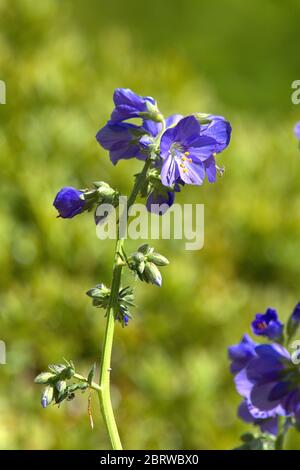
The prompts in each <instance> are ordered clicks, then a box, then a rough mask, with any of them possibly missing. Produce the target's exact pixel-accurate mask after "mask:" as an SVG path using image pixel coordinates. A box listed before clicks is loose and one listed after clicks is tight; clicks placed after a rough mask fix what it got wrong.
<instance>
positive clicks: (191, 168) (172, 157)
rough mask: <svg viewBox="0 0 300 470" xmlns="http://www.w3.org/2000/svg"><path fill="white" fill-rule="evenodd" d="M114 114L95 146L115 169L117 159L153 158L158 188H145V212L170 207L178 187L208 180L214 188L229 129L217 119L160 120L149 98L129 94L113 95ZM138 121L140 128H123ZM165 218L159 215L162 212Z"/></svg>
mask: <svg viewBox="0 0 300 470" xmlns="http://www.w3.org/2000/svg"><path fill="white" fill-rule="evenodd" d="M114 104H115V109H114V110H113V112H112V115H111V119H110V120H109V121H108V123H107V124H106V125H105V126H104V127H103V128H102V129H100V130H99V132H98V133H97V135H96V138H97V141H98V142H99V144H100V145H102V147H103V148H105V149H106V150H108V151H109V154H110V159H111V161H112V163H113V164H116V163H117V162H118V161H119V160H121V159H129V158H133V157H134V158H138V159H140V160H146V159H147V158H149V156H150V152H151V157H152V158H153V155H155V158H154V161H153V167H155V168H156V169H157V170H158V171H159V174H160V184H157V185H156V186H151V185H150V187H149V190H148V200H147V208H148V210H150V211H151V210H152V209H153V210H155V208H154V206H155V205H160V204H164V205H165V207H166V208H168V207H170V206H171V205H172V204H173V202H174V198H175V195H174V192H178V191H179V190H180V185H184V184H193V185H201V184H202V183H203V181H204V179H205V176H207V179H208V181H209V182H211V183H212V182H214V181H215V180H216V175H217V165H216V160H215V156H216V154H217V153H220V152H222V150H224V149H225V148H226V147H227V146H228V144H229V142H230V136H231V126H230V124H229V122H227V121H226V120H225V119H224V118H223V117H221V116H214V115H203V114H195V115H191V116H187V117H183V116H181V115H179V114H174V115H172V116H169V117H168V118H166V119H164V118H163V116H162V114H161V113H160V111H159V110H158V108H157V104H156V101H155V100H154V99H153V98H151V97H141V96H138V95H136V94H135V93H133V92H132V91H131V90H129V89H123V88H119V89H117V90H116V91H115V93H114ZM131 118H141V120H142V121H141V124H140V125H139V126H138V125H136V124H133V123H130V122H128V120H130V119H131ZM162 212H164V211H162Z"/></svg>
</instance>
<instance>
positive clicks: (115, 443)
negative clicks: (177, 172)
mask: <svg viewBox="0 0 300 470" xmlns="http://www.w3.org/2000/svg"><path fill="white" fill-rule="evenodd" d="M150 164H151V159H150V158H149V159H148V160H146V162H145V165H144V168H143V170H142V172H141V173H140V174H139V175H138V177H137V178H136V181H135V184H134V186H133V189H132V192H131V194H130V196H129V198H128V203H127V214H126V219H128V211H129V209H130V207H131V206H132V204H134V202H135V200H136V197H137V195H138V193H139V190H140V188H141V187H142V185H143V184H144V181H145V178H146V175H147V171H148V169H149V167H150ZM124 236H125V235H124V234H123V237H124ZM123 244H124V238H121V237H120V234H119V230H118V227H117V243H116V248H115V259H114V266H113V276H112V284H111V294H110V299H109V305H108V308H107V312H106V329H105V335H104V343H103V349H102V358H101V364H100V382H99V386H100V389H99V390H98V395H99V400H100V407H101V412H102V416H103V419H104V423H105V426H106V429H107V432H108V435H109V439H110V442H111V446H112V448H113V449H114V450H121V449H122V444H121V440H120V437H119V432H118V428H117V425H116V421H115V417H114V412H113V407H112V403H111V396H110V372H111V353H112V345H113V338H114V328H115V321H116V315H117V308H118V296H119V290H120V284H121V276H122V268H123V265H124V262H123V260H122V258H121V256H120V253H122V248H123Z"/></svg>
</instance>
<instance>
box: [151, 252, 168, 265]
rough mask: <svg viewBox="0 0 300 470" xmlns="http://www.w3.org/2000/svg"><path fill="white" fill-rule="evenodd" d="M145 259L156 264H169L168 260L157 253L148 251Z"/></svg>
mask: <svg viewBox="0 0 300 470" xmlns="http://www.w3.org/2000/svg"><path fill="white" fill-rule="evenodd" d="M147 260H148V261H151V262H152V263H154V264H156V266H167V264H169V260H168V259H167V258H165V257H164V256H162V255H160V254H159V253H149V255H147Z"/></svg>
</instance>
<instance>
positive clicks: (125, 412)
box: [0, 0, 300, 449]
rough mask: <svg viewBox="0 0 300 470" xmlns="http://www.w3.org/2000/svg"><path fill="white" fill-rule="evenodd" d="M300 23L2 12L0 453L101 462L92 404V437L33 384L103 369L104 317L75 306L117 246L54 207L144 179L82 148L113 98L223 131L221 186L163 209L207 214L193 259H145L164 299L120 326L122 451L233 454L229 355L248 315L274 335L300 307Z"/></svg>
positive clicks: (179, 251) (73, 10) (150, 297)
mask: <svg viewBox="0 0 300 470" xmlns="http://www.w3.org/2000/svg"><path fill="white" fill-rule="evenodd" d="M299 14H300V8H299V2H298V1H297V0H289V1H286V2H282V1H280V0H273V1H271V0H264V2H261V1H260V0H252V1H251V2H250V1H249V2H241V1H240V0H228V1H226V2H225V1H218V0H215V1H214V2H208V1H203V0H187V1H182V0H167V1H161V0H160V1H159V0H152V2H140V1H137V0H128V1H127V2H125V1H121V0H114V1H112V2H107V1H99V0H98V1H96V0H86V1H83V0H81V1H79V0H77V1H76V0H75V1H74V0H73V1H70V0H69V1H64V2H59V1H55V0H43V1H40V2H38V1H33V0H16V1H14V2H11V1H9V0H0V22H1V29H0V79H2V80H5V81H6V83H7V104H6V105H3V106H0V119H1V126H0V145H1V147H0V149H1V151H0V164H1V185H0V194H1V197H0V206H1V211H0V266H1V271H0V282H1V297H0V306H1V310H0V315H1V316H0V338H1V339H2V340H5V341H6V343H7V365H3V366H0V380H1V386H0V416H1V420H0V446H1V448H9V449H13V448H20V449H22V448H23V449H24V448H25V449H29V448H34V449H45V448H47V449H78V448H84V449H92V448H106V447H107V446H108V442H107V438H106V435H105V432H104V428H103V424H102V421H101V419H100V417H99V413H98V403H97V399H96V397H95V398H94V400H93V409H94V415H95V429H94V431H91V430H90V428H89V422H88V417H87V412H86V407H87V404H86V396H82V397H79V398H78V399H76V400H75V401H73V402H70V403H67V404H63V406H62V407H61V408H60V409H58V408H57V407H50V408H49V409H47V410H42V408H41V407H40V404H39V394H40V388H39V387H38V386H36V385H33V383H32V380H33V377H34V376H35V375H36V374H37V373H38V372H39V371H40V370H43V369H45V367H46V366H47V364H48V363H50V362H59V361H60V360H61V358H62V357H63V356H64V357H66V358H69V359H70V358H72V359H73V360H74V361H75V364H76V365H77V367H78V369H79V370H80V372H82V373H85V372H86V371H87V370H88V369H89V367H90V365H91V364H92V363H93V362H94V361H95V359H98V357H99V354H100V349H101V338H102V337H103V329H104V321H103V313H102V311H101V310H97V309H94V308H93V307H92V306H91V302H90V299H89V298H88V297H87V296H86V295H85V292H86V291H87V290H88V289H89V288H90V287H92V286H93V285H95V283H96V282H98V281H104V282H106V283H109V282H110V274H111V273H110V271H111V264H112V252H113V242H110V241H106V242H100V241H99V240H98V239H97V238H96V236H95V228H94V225H93V220H92V218H91V217H90V216H89V215H87V214H84V215H82V216H79V217H77V218H76V219H74V220H72V221H70V220H65V221H64V220H59V219H58V220H56V218H55V217H56V213H55V211H54V208H53V207H52V201H53V198H54V195H55V194H56V192H57V190H58V189H59V188H60V187H61V186H64V185H73V186H77V187H85V186H87V185H88V184H89V183H90V182H91V181H94V180H100V179H101V180H105V181H107V182H109V183H110V184H111V185H112V186H116V187H118V188H119V189H120V190H121V191H122V192H124V193H128V192H129V189H130V187H131V184H132V175H133V173H135V172H136V171H137V170H138V169H139V168H140V163H139V162H136V161H130V162H127V163H126V162H120V163H119V164H118V166H117V167H113V166H112V165H111V163H110V161H109V159H108V157H107V155H106V153H105V152H104V151H103V150H102V149H101V148H100V147H99V146H98V145H97V143H96V141H95V138H94V136H95V133H96V131H97V130H98V128H99V127H100V126H102V125H103V124H104V122H105V121H106V119H107V117H108V115H109V113H110V112H111V109H112V93H113V90H114V88H115V87H130V88H132V89H133V90H135V91H136V92H138V93H140V94H144V95H147V94H149V95H152V96H155V97H156V98H157V100H158V101H159V105H160V108H161V110H162V111H163V112H165V113H166V114H168V113H174V112H182V113H191V112H194V111H200V112H211V113H215V114H224V115H225V116H226V117H227V118H228V119H229V120H230V121H231V123H232V126H233V137H232V143H231V146H230V148H229V149H228V150H227V151H226V152H225V153H224V154H223V156H222V158H221V163H222V164H224V165H225V166H226V173H225V176H224V177H223V179H219V180H218V182H217V184H215V185H209V184H208V183H205V184H204V186H203V187H189V188H185V190H184V192H182V194H180V195H179V196H178V197H177V201H178V202H181V203H184V202H199V203H204V204H205V211H206V212H205V224H206V225H205V237H206V240H205V247H204V249H203V250H202V251H199V252H187V251H185V250H184V246H183V242H181V241H171V242H169V241H164V242H162V241H161V242H157V243H155V246H156V248H157V249H158V250H159V251H160V252H161V253H163V254H165V255H166V256H167V257H168V258H169V259H170V260H171V264H170V266H169V267H168V268H165V269H164V270H163V274H164V283H163V288H162V289H161V290H159V289H158V288H156V287H153V286H145V285H138V286H137V288H136V295H137V305H138V307H137V309H136V312H135V320H134V321H132V323H131V324H130V326H129V327H128V328H127V329H124V330H122V329H121V328H120V327H119V326H117V332H116V341H115V347H114V355H113V372H112V381H113V395H114V403H115V408H116V413H117V419H118V423H119V425H120V432H121V436H122V438H123V441H124V445H125V447H126V448H148V449H167V448H169V449H175V448H178V449H188V448H190V449H208V448H213V449H228V448H232V447H234V446H236V445H237V444H238V436H239V433H240V432H243V431H245V430H246V429H248V427H247V426H246V425H244V424H243V423H241V422H239V421H238V419H237V418H236V407H237V405H238V403H239V397H238V396H237V394H236V392H235V389H234V385H233V382H232V378H231V376H230V374H229V372H228V361H227V357H226V356H227V352H226V348H227V346H228V345H229V344H232V343H234V342H238V341H239V339H240V337H241V335H242V334H243V333H244V331H246V330H249V322H250V320H251V319H252V316H253V315H254V313H256V312H262V311H264V310H265V308H266V307H267V306H273V307H277V308H278V310H279V312H280V314H281V316H282V317H283V318H287V316H288V314H289V312H290V311H291V309H292V307H293V306H294V304H295V303H296V301H298V300H299V297H300V295H299V278H300V273H299V267H300V260H299V253H300V219H299V213H300V192H299V181H300V168H299V161H300V160H299V159H300V155H299V151H298V149H297V142H296V140H295V138H294V136H293V132H292V128H293V125H294V123H295V121H296V120H298V119H299V118H300V107H299V106H298V107H297V106H294V105H292V103H291V100H290V94H291V82H292V81H293V80H295V79H299V78H300V77H299ZM128 245H129V246H130V247H132V248H133V247H134V246H135V243H133V242H130V243H129V244H128ZM136 285H137V283H136ZM299 444H300V440H299V438H298V437H297V436H296V435H294V436H292V437H291V438H290V439H289V446H290V447H292V448H297V446H299Z"/></svg>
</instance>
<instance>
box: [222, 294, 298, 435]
mask: <svg viewBox="0 0 300 470" xmlns="http://www.w3.org/2000/svg"><path fill="white" fill-rule="evenodd" d="M299 325H300V303H298V304H297V305H296V307H295V308H294V310H293V312H292V314H291V316H290V318H289V320H288V322H287V325H286V333H285V335H284V325H283V324H282V323H281V322H280V321H279V319H278V314H277V312H276V310H274V309H271V308H268V309H267V311H266V312H265V313H264V314H257V315H256V316H255V319H254V320H253V322H252V331H253V333H254V334H255V335H258V336H265V337H266V338H268V339H269V340H270V341H271V342H270V343H267V344H258V343H256V342H254V341H253V340H252V339H251V338H250V336H248V335H247V334H245V335H244V336H243V338H242V340H241V342H240V343H239V344H235V345H233V346H231V347H229V349H228V353H229V358H230V360H231V366H230V370H231V372H232V374H234V382H235V386H236V389H237V391H238V393H239V394H240V395H241V396H242V397H243V401H242V402H241V404H240V406H239V409H238V415H239V417H240V418H241V419H243V420H244V421H246V422H247V423H253V424H256V425H258V426H259V427H260V429H261V431H262V432H266V433H270V434H273V435H277V434H278V432H279V428H278V422H279V418H280V417H282V419H284V421H285V426H291V425H293V424H297V423H300V373H299V362H300V360H298V351H297V350H296V351H294V353H295V356H296V360H295V357H293V355H291V354H290V353H289V351H288V350H287V349H286V348H285V347H284V346H283V344H284V343H286V344H289V341H290V340H291V338H292V337H293V335H294V334H295V333H296V331H297V329H298V327H299Z"/></svg>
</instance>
